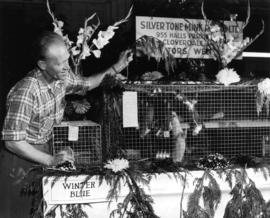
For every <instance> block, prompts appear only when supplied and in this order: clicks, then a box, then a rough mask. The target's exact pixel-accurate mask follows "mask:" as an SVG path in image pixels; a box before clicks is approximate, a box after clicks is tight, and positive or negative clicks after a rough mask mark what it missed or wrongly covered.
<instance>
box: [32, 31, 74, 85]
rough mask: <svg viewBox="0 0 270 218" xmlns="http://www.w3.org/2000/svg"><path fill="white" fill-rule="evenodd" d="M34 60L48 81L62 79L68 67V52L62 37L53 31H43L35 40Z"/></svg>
mask: <svg viewBox="0 0 270 218" xmlns="http://www.w3.org/2000/svg"><path fill="white" fill-rule="evenodd" d="M35 47H36V61H37V65H38V67H39V68H40V69H41V70H42V71H43V73H44V76H45V77H46V79H47V80H48V81H53V80H64V79H65V77H66V75H67V73H68V71H69V69H70V67H69V63H68V60H69V52H68V50H67V47H66V45H65V42H64V41H63V38H62V37H61V36H60V35H58V34H56V33H54V32H45V33H44V34H42V35H41V36H40V37H39V38H38V40H37V42H36V45H35Z"/></svg>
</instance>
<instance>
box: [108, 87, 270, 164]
mask: <svg viewBox="0 0 270 218" xmlns="http://www.w3.org/2000/svg"><path fill="white" fill-rule="evenodd" d="M124 88H125V91H135V92H137V105H138V120H139V127H138V128H135V127H134V128H133V127H132V128H123V126H122V119H123V118H122V115H120V116H118V117H117V118H116V117H115V115H113V113H112V112H111V111H109V112H108V111H107V114H106V116H107V122H106V121H105V122H104V124H103V125H105V126H104V128H103V129H104V131H105V134H104V136H105V138H106V140H107V141H106V145H107V146H110V145H111V146H113V145H115V144H118V146H120V147H121V148H122V149H123V150H124V151H125V152H126V156H127V158H128V159H143V158H159V157H166V158H167V157H169V158H173V160H175V161H177V162H179V161H180V162H181V161H183V160H185V161H192V160H195V159H197V158H199V157H203V156H206V155H209V154H213V153H220V154H222V155H224V156H225V157H227V158H232V157H234V156H236V155H251V156H260V157H261V156H265V157H267V156H269V155H270V131H269V130H270V122H269V119H268V116H267V114H266V112H263V113H261V114H259V115H258V114H257V108H256V92H257V86H256V85H230V86H224V85H221V84H213V83H191V82H188V83H175V84H172V85H160V84H125V86H124ZM108 102H109V101H108ZM108 102H107V103H108ZM117 102H118V104H120V106H119V108H121V107H122V105H121V104H122V100H121V96H120V97H119V99H118V100H117ZM105 107H107V108H108V107H110V106H109V105H106V103H105ZM110 116H114V118H113V119H110ZM111 118H112V117H111ZM112 121H113V122H112ZM175 121H177V122H176V124H177V125H176V126H177V127H179V126H180V131H178V132H177V131H176V129H175ZM116 129H120V130H119V131H116ZM178 130H179V128H178ZM176 133H177V135H176ZM107 149H108V148H107Z"/></svg>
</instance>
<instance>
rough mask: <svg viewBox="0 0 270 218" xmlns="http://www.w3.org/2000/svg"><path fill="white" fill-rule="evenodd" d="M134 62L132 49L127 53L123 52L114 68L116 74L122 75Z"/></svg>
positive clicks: (126, 51)
mask: <svg viewBox="0 0 270 218" xmlns="http://www.w3.org/2000/svg"><path fill="white" fill-rule="evenodd" d="M131 61H133V52H132V50H131V49H127V50H125V51H122V52H121V54H120V56H119V59H118V61H117V63H115V64H114V65H113V66H112V68H113V70H114V73H115V74H117V73H120V72H121V71H122V70H123V69H125V68H126V67H127V66H128V65H129V63H130V62H131Z"/></svg>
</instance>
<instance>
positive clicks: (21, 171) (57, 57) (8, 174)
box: [0, 32, 132, 218]
mask: <svg viewBox="0 0 270 218" xmlns="http://www.w3.org/2000/svg"><path fill="white" fill-rule="evenodd" d="M36 54H37V55H36V57H37V61H36V64H37V67H36V68H35V69H34V70H32V71H31V72H29V73H28V75H27V76H26V77H25V78H23V79H22V80H21V81H19V82H18V83H17V84H16V85H15V86H14V87H13V88H12V89H11V90H10V92H9V94H8V96H7V115H6V118H5V121H4V125H3V130H2V139H3V140H4V141H5V145H6V148H7V151H6V152H5V157H4V161H3V164H2V166H1V168H2V169H3V170H2V173H1V174H2V175H1V182H0V186H3V187H4V186H5V185H7V184H2V183H8V184H9V185H11V184H17V185H14V186H12V187H11V189H9V190H8V189H5V190H4V191H5V192H6V194H7V195H9V200H11V201H13V202H14V203H15V204H13V203H12V202H10V204H8V202H7V201H5V200H4V201H3V204H7V205H6V207H8V208H10V207H11V208H12V210H10V211H7V208H3V209H1V208H0V209H1V210H4V209H6V212H5V213H4V212H1V210H0V217H5V218H8V217H12V218H18V217H20V218H23V217H28V216H27V215H26V214H27V213H29V210H28V209H29V206H30V205H29V202H26V200H23V201H21V198H20V196H19V194H20V190H19V188H15V187H20V186H19V185H18V184H20V181H21V179H22V177H23V176H25V175H26V173H27V171H28V169H29V168H30V167H31V166H32V165H33V163H36V164H41V165H44V166H56V165H58V164H60V163H63V162H66V161H69V162H72V163H73V162H74V157H73V155H72V152H69V151H68V150H64V151H61V152H59V153H58V154H56V155H51V154H50V152H49V151H50V146H49V143H48V142H49V140H50V138H51V135H52V129H53V126H54V125H55V124H58V123H60V122H61V120H62V118H63V113H64V109H65V99H64V97H65V95H67V94H71V93H77V94H84V93H85V92H87V91H89V90H92V89H94V88H96V87H98V86H99V85H100V83H101V82H102V80H103V78H104V77H105V75H107V74H111V75H115V74H117V73H118V72H120V71H121V70H122V69H124V68H125V67H126V66H127V65H128V64H129V62H130V61H132V55H130V54H131V53H130V51H125V52H123V53H121V55H120V57H119V60H118V62H117V63H116V64H114V65H113V66H112V67H110V68H109V69H107V70H105V71H104V72H101V73H99V74H96V75H94V76H90V77H88V78H82V77H80V76H78V75H74V74H73V73H72V72H71V70H70V66H69V52H68V50H67V48H66V46H65V43H64V41H63V39H62V37H61V36H59V35H58V34H56V33H53V32H46V33H45V34H43V35H42V36H41V37H40V38H39V39H38V40H37V43H36ZM20 188H21V187H20ZM4 196H5V195H4ZM4 196H3V195H2V199H3V197H4ZM3 204H1V202H0V205H3ZM20 204H21V205H20ZM18 206H20V207H18ZM0 207H1V206H0ZM14 207H15V208H14Z"/></svg>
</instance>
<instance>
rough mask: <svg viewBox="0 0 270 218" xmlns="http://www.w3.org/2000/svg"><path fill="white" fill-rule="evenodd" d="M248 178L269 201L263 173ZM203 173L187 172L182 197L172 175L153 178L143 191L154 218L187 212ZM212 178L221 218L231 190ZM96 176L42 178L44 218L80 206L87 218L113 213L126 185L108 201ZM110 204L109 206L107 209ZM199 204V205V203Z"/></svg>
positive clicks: (171, 217) (172, 217) (178, 182)
mask: <svg viewBox="0 0 270 218" xmlns="http://www.w3.org/2000/svg"><path fill="white" fill-rule="evenodd" d="M246 172H247V173H248V177H249V178H250V179H252V181H253V182H254V183H255V185H256V187H257V188H258V189H259V190H260V191H261V193H262V195H263V198H264V200H265V201H266V202H267V201H269V200H270V182H269V179H268V180H267V179H266V178H265V176H264V175H263V173H262V172H255V170H254V169H252V168H250V169H247V170H246ZM203 173H204V171H189V173H188V174H187V177H186V178H187V180H186V181H187V182H186V184H185V189H184V195H183V199H182V204H181V197H182V192H183V182H182V181H181V180H180V179H179V178H178V179H177V178H175V176H174V174H173V173H166V174H165V173H164V174H153V175H152V176H153V177H152V179H151V181H150V184H149V186H147V187H144V190H145V192H146V193H147V194H150V195H151V197H152V198H153V200H154V203H153V208H154V212H155V214H156V215H157V216H159V217H161V218H179V217H180V207H181V206H182V209H183V210H186V209H187V203H188V198H189V196H190V194H191V193H192V192H193V191H194V187H195V186H194V184H195V183H194V180H195V179H196V178H201V176H202V174H203ZM213 175H214V177H215V179H216V181H217V183H218V184H219V186H220V189H221V201H220V203H219V204H218V207H217V209H216V211H215V215H214V217H215V218H220V217H223V216H224V211H225V208H226V205H227V204H228V202H229V201H230V199H231V198H232V196H231V195H230V192H231V190H232V189H231V188H230V186H229V184H228V183H227V182H225V175H224V176H222V177H220V176H219V175H218V174H217V173H216V172H213ZM100 181H101V180H99V176H93V177H91V178H90V177H89V176H88V175H76V176H61V177H54V176H48V177H47V176H45V177H43V196H44V200H45V202H46V204H45V205H46V207H45V208H44V216H46V215H47V214H48V213H49V212H50V211H51V210H52V209H53V210H55V216H56V217H61V213H62V212H63V211H64V210H66V205H68V204H82V205H83V206H82V207H83V210H84V211H85V212H86V213H87V215H88V216H89V217H98V218H108V217H110V213H111V211H112V210H115V209H117V206H118V203H121V202H122V201H123V198H124V196H125V195H126V194H127V185H126V184H122V188H121V193H119V198H118V200H117V201H113V202H109V201H108V200H107V195H108V191H109V190H110V186H109V185H108V184H106V183H105V181H104V182H103V183H101V184H100ZM109 203H110V205H109ZM201 203H202V202H201Z"/></svg>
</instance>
